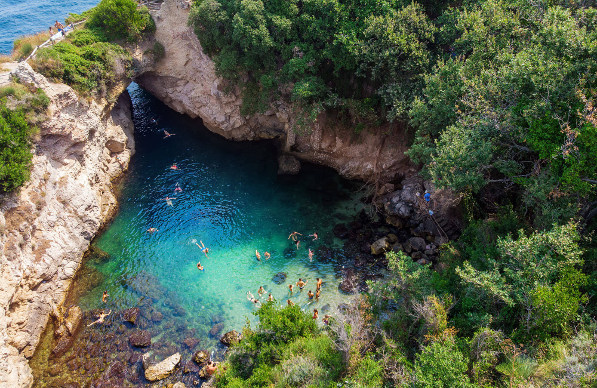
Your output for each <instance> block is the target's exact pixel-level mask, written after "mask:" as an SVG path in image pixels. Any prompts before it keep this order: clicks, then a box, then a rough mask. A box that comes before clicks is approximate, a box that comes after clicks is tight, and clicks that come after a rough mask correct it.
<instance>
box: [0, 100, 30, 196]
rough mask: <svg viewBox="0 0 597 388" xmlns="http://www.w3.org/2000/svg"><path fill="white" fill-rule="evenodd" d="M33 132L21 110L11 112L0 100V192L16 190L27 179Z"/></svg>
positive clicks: (3, 101) (4, 101)
mask: <svg viewBox="0 0 597 388" xmlns="http://www.w3.org/2000/svg"><path fill="white" fill-rule="evenodd" d="M32 132H33V130H32V128H31V126H30V125H29V123H28V122H27V119H26V117H25V112H24V110H23V109H22V108H19V109H16V110H11V109H9V108H8V107H7V106H6V99H5V98H2V99H0V190H1V191H4V192H7V191H11V190H14V189H16V188H17V187H19V186H20V185H22V184H23V183H25V182H26V181H27V179H29V168H30V165H31V158H32V157H33V156H32V154H31V141H30V137H31V134H32Z"/></svg>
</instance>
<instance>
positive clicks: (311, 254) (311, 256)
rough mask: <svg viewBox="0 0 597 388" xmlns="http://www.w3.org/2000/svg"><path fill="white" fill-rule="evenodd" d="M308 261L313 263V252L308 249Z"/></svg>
mask: <svg viewBox="0 0 597 388" xmlns="http://www.w3.org/2000/svg"><path fill="white" fill-rule="evenodd" d="M309 261H313V251H312V250H311V248H309Z"/></svg>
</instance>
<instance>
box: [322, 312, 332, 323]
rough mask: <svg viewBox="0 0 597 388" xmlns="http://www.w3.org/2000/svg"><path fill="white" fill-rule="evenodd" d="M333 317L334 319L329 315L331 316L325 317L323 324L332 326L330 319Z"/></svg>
mask: <svg viewBox="0 0 597 388" xmlns="http://www.w3.org/2000/svg"><path fill="white" fill-rule="evenodd" d="M331 317H332V316H331V315H329V314H326V315H324V316H323V323H324V324H326V325H329V324H330V318H331Z"/></svg>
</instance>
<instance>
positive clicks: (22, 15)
mask: <svg viewBox="0 0 597 388" xmlns="http://www.w3.org/2000/svg"><path fill="white" fill-rule="evenodd" d="M97 3H99V0H60V1H59V0H0V31H2V33H1V34H0V54H10V51H11V50H12V42H13V41H14V40H15V39H16V38H18V37H19V36H22V35H29V34H34V33H36V32H40V31H47V30H48V27H50V26H53V25H54V22H55V21H56V20H59V21H64V19H65V18H66V17H67V16H68V14H69V13H81V12H83V11H86V10H88V9H89V8H92V7H94V6H95V5H96V4H97Z"/></svg>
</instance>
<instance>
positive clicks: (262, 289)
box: [257, 286, 265, 296]
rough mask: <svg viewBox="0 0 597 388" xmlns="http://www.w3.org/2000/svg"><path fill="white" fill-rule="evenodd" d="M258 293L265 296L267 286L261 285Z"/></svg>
mask: <svg viewBox="0 0 597 388" xmlns="http://www.w3.org/2000/svg"><path fill="white" fill-rule="evenodd" d="M257 293H258V294H259V296H263V294H265V288H263V286H261V287H259V290H257Z"/></svg>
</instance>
